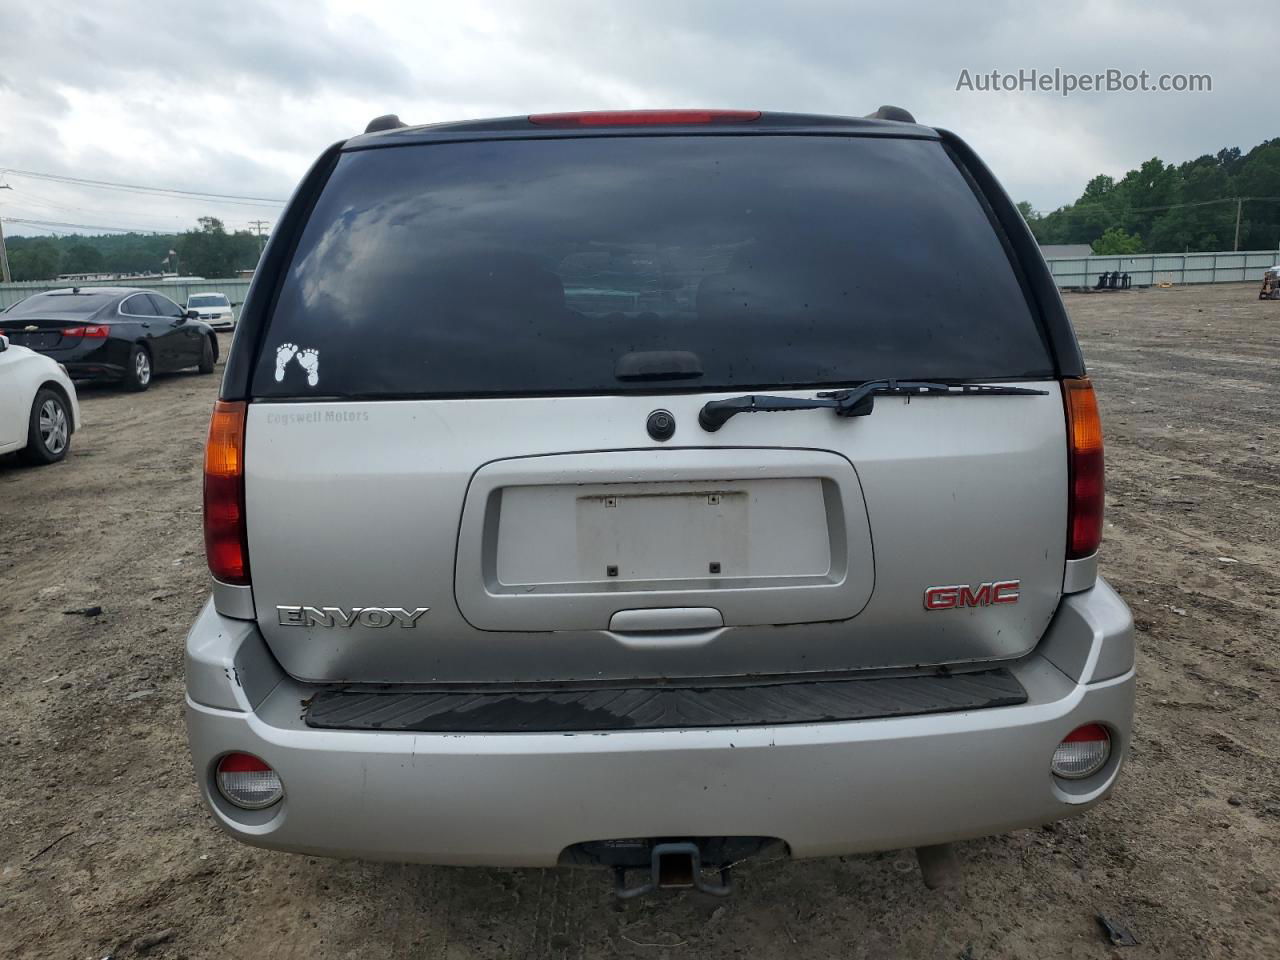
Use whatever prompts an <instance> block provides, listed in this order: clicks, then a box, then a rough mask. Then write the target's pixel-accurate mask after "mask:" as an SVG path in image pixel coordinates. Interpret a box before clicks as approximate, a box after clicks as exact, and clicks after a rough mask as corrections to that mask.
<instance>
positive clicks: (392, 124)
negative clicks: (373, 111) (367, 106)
mask: <svg viewBox="0 0 1280 960" xmlns="http://www.w3.org/2000/svg"><path fill="white" fill-rule="evenodd" d="M407 126H408V124H407V123H405V122H404V121H403V120H401V119H400V118H399V117H397V116H396V115H395V114H394V113H384V114H383V115H382V116H380V117H374V118H373V119H372V120H370V121H369V125H368V126H367V127H365V128H364V132H365V133H377V132H378V131H380V130H396V129H398V128H400V127H407Z"/></svg>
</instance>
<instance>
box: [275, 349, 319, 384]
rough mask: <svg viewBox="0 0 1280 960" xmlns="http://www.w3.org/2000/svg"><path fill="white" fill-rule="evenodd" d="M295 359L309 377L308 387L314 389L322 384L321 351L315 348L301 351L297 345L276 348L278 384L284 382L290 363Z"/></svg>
mask: <svg viewBox="0 0 1280 960" xmlns="http://www.w3.org/2000/svg"><path fill="white" fill-rule="evenodd" d="M294 359H296V360H297V361H298V366H300V367H301V368H302V370H303V372H304V373H305V374H306V375H307V386H309V387H314V386H315V385H316V384H318V383H319V382H320V351H319V350H317V349H315V348H314V347H305V348H303V349H299V348H298V345H297V344H296V343H282V344H280V346H278V347H276V383H281V382H283V380H284V375H285V373H286V372H287V370H288V367H289V361H290V360H294Z"/></svg>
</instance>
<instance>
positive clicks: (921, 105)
mask: <svg viewBox="0 0 1280 960" xmlns="http://www.w3.org/2000/svg"><path fill="white" fill-rule="evenodd" d="M1266 25H1269V26H1266ZM1264 26H1266V28H1265V29H1264ZM1020 68H1022V69H1026V70H1030V69H1032V68H1036V69H1039V70H1041V71H1049V72H1051V71H1052V70H1053V69H1054V68H1060V69H1062V70H1064V71H1068V72H1073V73H1077V74H1087V73H1094V72H1100V71H1105V70H1107V69H1117V70H1120V71H1124V72H1132V73H1137V72H1139V71H1142V70H1146V71H1149V72H1150V73H1151V74H1152V76H1153V77H1155V76H1158V75H1160V74H1162V73H1170V74H1173V73H1184V74H1191V73H1195V74H1210V75H1211V76H1212V86H1213V90H1212V92H1210V93H1138V92H1135V93H1089V94H1085V93H1077V94H1075V95H1073V96H1071V97H1067V98H1064V97H1062V96H1061V95H1059V94H1056V93H1052V92H998V93H988V92H977V91H966V90H957V89H956V87H957V83H958V80H959V78H960V77H961V71H963V70H968V71H969V72H970V74H971V75H972V76H975V77H976V75H978V74H980V73H989V72H990V71H992V70H999V71H1002V72H1007V73H1014V72H1017V71H1018V70H1019V69H1020ZM1277 79H1280V56H1277V54H1276V22H1275V3H1274V0H1237V2H1235V3H1233V4H1231V5H1230V8H1229V9H1228V10H1219V9H1218V8H1217V7H1216V6H1215V5H1213V4H1210V3H1207V2H1205V0H1193V2H1183V0H1165V2H1161V3H1153V2H1136V0H1108V2H1101V0H1068V2H1061V0H1059V2H1054V3H1030V2H1012V0H1010V2H993V3H987V4H973V3H952V2H949V0H930V2H927V3H920V2H904V0H896V2H892V3H886V2H883V0H879V2H874V3H870V2H868V3H864V2H854V0H849V2H843V3H837V2H831V3H828V2H800V0H792V2H785V3H784V2H778V3H757V2H753V0H670V2H669V0H645V2H634V0H630V2H623V0H616V2H614V0H595V2H575V0H536V2H535V0H526V2H509V0H453V2H448V3H441V2H435V0H421V2H403V3H391V2H388V3H380V2H376V0H364V2H360V0H312V2H308V3H302V2H297V3H285V2H273V0H257V2H254V3H245V2H243V0H241V2H235V3H220V2H189V3H184V2H182V0H168V2H164V3H143V2H134V0H113V2H109V3H105V4H72V3H70V2H66V0H64V2H51V3H31V2H29V0H0V183H7V184H9V185H10V186H12V187H13V189H12V190H2V191H0V216H4V217H5V218H10V219H26V220H41V221H56V222H59V223H75V224H86V225H90V226H110V227H132V228H141V229H149V230H175V229H185V228H187V227H188V226H191V225H193V221H194V218H195V217H196V216H199V215H201V214H205V213H212V214H214V215H217V216H220V217H222V218H223V219H224V220H225V221H226V222H227V224H228V226H230V227H238V228H244V227H246V226H247V225H248V223H249V221H251V220H254V219H259V218H262V219H267V220H271V219H273V218H274V216H275V214H276V212H277V211H278V209H279V208H278V206H273V205H271V204H256V203H248V202H242V203H231V202H226V201H214V200H201V201H191V200H183V199H179V198H166V197H159V196H150V195H146V194H140V193H136V192H129V191H124V190H107V189H96V188H87V187H75V186H72V185H68V184H65V183H56V182H52V181H48V180H40V179H36V178H32V177H29V176H25V175H23V174H20V173H18V172H16V171H29V172H36V173H45V174H54V175H59V176H72V177H80V178H86V179H93V180H104V181H113V182H118V183H125V184H145V185H154V186H161V187H172V188H179V189H184V190H193V191H201V192H212V193H220V194H233V195H239V196H249V197H263V198H278V197H286V196H287V195H288V194H289V192H290V190H291V189H292V187H293V185H294V183H295V182H296V181H297V179H298V178H299V177H300V176H301V174H302V173H303V172H304V171H305V169H306V167H307V166H308V164H309V163H310V162H311V160H312V159H313V158H314V157H315V155H316V154H317V153H318V152H319V151H320V150H321V149H322V148H323V147H325V146H326V145H328V144H329V143H332V142H333V141H335V140H339V139H341V138H343V137H345V136H349V135H351V134H353V133H355V132H358V131H360V130H362V129H363V128H364V125H365V123H367V122H368V120H369V119H370V118H372V117H373V116H375V115H377V114H381V113H388V112H395V113H398V114H400V116H401V117H402V118H404V119H405V120H407V121H408V122H411V123H414V122H417V123H427V122H437V121H442V120H454V119H464V118H470V117H484V116H503V115H508V114H522V113H529V112H536V111H551V110H575V109H601V108H609V107H633V108H638V107H659V106H724V107H749V108H761V109H766V110H793V111H803V112H819V113H838V114H855V115H856V114H863V113H867V112H869V111H871V110H873V109H875V107H876V106H878V105H879V104H881V103H894V104H900V105H902V106H905V107H907V108H908V109H910V110H912V111H913V112H914V113H915V115H916V117H917V118H918V119H919V120H921V121H922V122H924V123H927V124H930V125H934V126H943V127H948V128H950V129H952V130H955V131H956V132H958V133H959V134H961V136H963V137H965V138H966V139H967V140H968V141H969V142H970V143H971V144H973V145H974V147H976V148H977V150H978V151H979V153H980V154H981V155H982V156H983V157H984V158H985V159H986V160H987V162H988V164H989V165H990V166H991V167H992V168H993V169H994V170H995V172H996V174H997V175H998V176H999V177H1000V178H1001V179H1002V180H1003V182H1004V184H1005V186H1006V187H1007V188H1008V190H1009V192H1010V193H1011V194H1012V195H1013V197H1014V199H1017V200H1024V199H1025V200H1030V201H1031V202H1032V203H1033V204H1034V205H1035V206H1036V207H1037V208H1039V209H1052V208H1053V207H1055V206H1057V205H1059V204H1061V203H1064V202H1067V201H1069V200H1071V199H1073V198H1075V197H1076V196H1077V195H1078V194H1079V192H1080V190H1081V189H1082V188H1083V186H1084V184H1085V182H1086V181H1087V180H1088V179H1089V178H1090V177H1092V176H1093V175H1095V174H1097V173H1103V172H1105V173H1110V174H1113V175H1120V174H1123V173H1124V171H1125V170H1127V169H1129V168H1130V167H1133V166H1135V165H1137V164H1138V163H1140V162H1142V161H1143V160H1145V159H1148V158H1150V157H1152V156H1160V157H1161V158H1163V159H1165V160H1176V161H1182V160H1187V159H1191V158H1194V157H1196V156H1198V155H1200V154H1202V153H1206V152H1214V151H1216V150H1217V149H1218V148H1220V147H1222V146H1226V145H1238V146H1240V147H1242V148H1245V149H1247V148H1249V147H1251V146H1253V145H1255V144H1256V143H1258V142H1260V141H1262V140H1265V139H1268V138H1271V137H1274V136H1276V135H1280V124H1277V122H1276V120H1275V112H1274V109H1273V105H1274V103H1275V102H1276V90H1277V86H1276V81H1277ZM5 170H9V171H11V172H9V173H7V174H4V173H3V171H5ZM5 229H6V232H10V233H15V234H21V233H36V232H48V230H50V229H58V230H59V231H60V232H61V231H62V230H63V228H50V227H45V226H36V225H30V224H28V225H24V224H19V223H13V222H8V223H6V225H5ZM82 232H96V231H82Z"/></svg>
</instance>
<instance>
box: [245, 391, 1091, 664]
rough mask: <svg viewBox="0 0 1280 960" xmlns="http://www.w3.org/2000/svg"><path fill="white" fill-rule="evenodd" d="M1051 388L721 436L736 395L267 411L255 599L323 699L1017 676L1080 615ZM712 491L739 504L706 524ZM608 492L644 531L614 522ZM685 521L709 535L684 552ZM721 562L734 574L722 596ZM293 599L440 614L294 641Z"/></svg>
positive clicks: (254, 547) (747, 421) (251, 457)
mask: <svg viewBox="0 0 1280 960" xmlns="http://www.w3.org/2000/svg"><path fill="white" fill-rule="evenodd" d="M1033 385H1034V386H1036V387H1038V388H1041V389H1044V390H1046V391H1047V393H1046V395H1044V396H1027V397H982V398H919V399H914V400H911V401H910V402H908V401H906V400H904V399H901V398H880V399H878V400H877V401H876V406H875V410H874V412H873V413H872V414H871V415H870V416H867V417H858V418H851V419H847V420H841V419H838V418H836V417H834V416H832V415H831V414H830V413H829V412H827V411H821V410H816V411H806V412H794V413H770V414H755V415H742V416H738V417H736V418H734V419H733V420H731V421H730V422H729V423H728V424H726V425H725V426H724V428H723V429H721V430H720V431H719V432H717V433H707V432H705V431H703V430H702V429H701V428H699V426H698V424H697V412H698V409H699V408H700V407H701V405H702V404H703V403H705V402H706V401H708V400H711V399H718V398H722V397H727V396H731V395H732V394H728V393H700V394H683V395H673V394H663V395H661V396H641V395H621V396H590V397H554V398H550V397H548V398H511V399H472V400H415V401H381V402H355V401H348V402H336V401H334V402H327V401H315V402H309V403H305V404H289V403H262V402H259V403H254V404H251V405H250V407H249V415H248V425H247V429H246V454H245V463H246V496H247V516H248V532H249V553H250V563H251V567H252V570H253V597H252V601H253V603H252V606H253V607H254V608H256V614H257V617H258V622H259V625H260V628H261V630H262V632H263V635H264V637H265V639H266V642H267V643H268V645H269V647H270V648H271V650H272V652H273V654H274V655H275V657H276V658H277V659H278V660H279V662H280V664H281V665H282V666H283V667H284V669H285V671H286V672H287V673H288V674H290V675H291V676H293V677H295V678H297V679H300V680H308V681H319V680H347V681H370V682H393V683H394V682H429V681H450V680H466V681H476V682H484V681H497V680H533V681H536V680H566V679H585V678H615V679H628V678H640V677H663V676H686V677H687V676H700V675H716V676H724V675H732V674H750V673H787V672H795V671H823V670H846V669H862V668H877V667H914V666H917V665H921V664H939V663H959V662H974V661H987V660H1007V659H1011V658H1016V657H1020V656H1022V655H1024V654H1026V653H1027V652H1028V651H1030V650H1031V649H1032V648H1034V647H1035V645H1036V643H1037V642H1038V641H1039V639H1040V637H1041V635H1042V634H1043V632H1044V630H1045V628H1046V626H1047V625H1048V624H1049V621H1050V619H1051V618H1052V617H1053V615H1054V612H1055V611H1056V610H1057V607H1058V602H1059V598H1060V597H1061V595H1062V593H1063V578H1064V569H1065V567H1064V560H1063V557H1064V552H1065V536H1066V499H1067V491H1066V483H1067V468H1066V438H1065V426H1064V418H1063V408H1062V398H1061V394H1060V390H1059V387H1058V385H1057V384H1056V383H1054V382H1044V381H1037V382H1035V383H1034V384H1033ZM805 392H806V391H797V390H791V391H777V393H778V394H780V395H796V394H797V393H800V394H803V393H805ZM657 407H663V408H665V409H667V410H669V411H671V413H672V414H673V415H674V417H675V420H676V423H677V428H676V433H675V436H674V437H673V438H672V439H671V440H670V441H669V442H666V443H660V442H657V441H654V440H652V439H650V438H649V436H648V435H647V433H646V431H645V420H646V418H647V416H648V414H649V413H650V412H651V411H652V410H654V409H655V408H657ZM660 494H663V495H665V494H675V495H676V496H675V498H674V499H673V501H672V502H673V504H676V503H678V506H677V507H673V510H674V512H668V513H666V514H664V513H662V512H653V509H652V507H651V505H649V506H646V505H645V504H644V503H641V501H645V500H646V499H647V500H648V501H650V503H651V502H656V500H657V498H658V495H660ZM710 494H724V499H722V500H721V501H720V502H719V503H718V504H713V505H712V506H714V508H715V510H714V511H705V510H704V511H701V512H698V511H696V510H695V509H694V508H695V506H696V505H697V501H698V499H699V498H702V503H703V504H704V505H706V502H707V501H706V496H707V495H710ZM611 496H612V497H620V498H622V501H621V502H622V503H623V506H624V508H625V510H624V511H623V512H626V511H630V513H631V519H626V518H622V519H619V520H616V521H615V519H614V518H612V517H606V516H605V514H606V513H607V509H606V508H605V507H603V503H604V500H605V499H606V498H608V497H611ZM681 498H683V499H681ZM597 508H598V509H597ZM588 510H592V511H595V512H594V513H591V514H588V513H587V511H588ZM646 511H648V512H647V513H646ZM681 511H683V512H681ZM734 511H737V512H736V513H735V512H734ZM717 512H718V514H719V515H722V516H725V517H729V518H730V520H729V521H725V522H723V523H721V521H720V520H717V519H716V518H715V516H712V514H713V513H717ZM620 516H621V513H620V512H619V511H615V517H620ZM735 517H736V518H737V519H736V520H735V519H733V518H735ZM636 518H639V519H638V520H637V519H636ZM744 518H745V519H744ZM618 523H621V524H622V526H617V524H618ZM610 524H612V526H611V525H610ZM717 524H720V525H717ZM684 525H692V526H691V529H695V530H697V531H699V536H697V537H693V538H691V539H689V540H688V542H687V543H685V544H682V543H681V542H680V540H679V537H678V533H679V530H680V529H681V528H682V526H684ZM655 531H656V533H655ZM650 534H654V535H650ZM657 534H660V535H657ZM721 536H723V538H724V539H723V542H720V541H719V540H717V539H716V538H717V537H721ZM668 541H672V546H670V547H669V548H664V544H665V543H667V542H668ZM708 543H713V544H714V547H709V546H708V545H707V544H708ZM619 550H620V551H621V552H620V553H618V552H617V551H619ZM610 551H615V553H611V552H610ZM697 551H703V553H699V552H697ZM707 551H712V552H707ZM713 552H719V553H721V554H722V556H720V557H718V558H717V557H714V556H713ZM704 553H705V555H704ZM615 556H616V559H617V560H618V562H617V563H616V564H615V563H613V562H612V561H611V560H610V557H615ZM709 559H714V560H717V561H718V562H720V563H721V565H722V566H721V570H720V572H719V573H718V574H715V575H712V574H711V573H710V571H708V575H707V576H706V577H705V578H702V579H700V578H699V577H698V576H697V575H696V573H697V571H698V570H700V569H701V564H702V563H703V562H704V561H707V560H709ZM602 566H603V567H605V568H608V567H610V566H617V567H618V570H617V573H616V576H615V575H611V574H609V573H608V572H606V570H602V569H601V568H602ZM998 580H1018V581H1019V582H1020V589H1019V599H1018V602H1017V603H1011V604H1002V605H990V606H980V607H973V608H966V609H955V610H945V611H937V610H933V611H931V610H926V609H925V607H924V604H923V602H922V597H923V592H924V590H925V589H926V588H928V587H931V586H937V585H951V584H971V585H973V586H974V587H975V588H976V587H977V586H978V585H979V584H982V583H985V582H990V581H998ZM1081 585H1082V584H1081V583H1074V584H1073V586H1075V587H1076V588H1077V589H1079V588H1080V586H1081ZM287 605H311V606H316V607H322V606H325V607H343V608H353V607H371V606H384V607H400V608H408V609H413V608H416V607H429V608H430V610H429V612H428V613H427V614H425V615H424V616H422V617H421V618H420V619H418V620H417V621H416V623H415V624H414V626H413V628H412V629H406V630H400V629H394V630H386V629H370V628H367V627H365V626H362V625H360V624H354V625H352V626H349V627H344V628H342V629H341V630H338V629H334V628H326V627H297V626H283V625H281V624H280V623H279V621H278V619H277V617H276V616H275V610H276V608H277V607H278V606H287ZM236 609H238V610H241V611H244V610H246V609H248V605H247V604H246V603H245V598H240V599H239V600H238V601H237V604H236ZM688 609H693V610H698V611H702V613H700V614H697V615H696V616H695V617H694V622H693V623H692V625H690V626H687V627H686V626H684V625H683V624H682V623H681V621H680V620H679V619H678V618H677V619H675V620H672V619H671V616H672V615H669V614H668V615H661V616H665V617H666V623H667V629H665V630H660V631H652V630H650V629H645V628H642V629H639V630H636V629H634V628H633V627H632V628H628V630H626V631H624V630H619V629H616V624H615V621H614V617H615V615H617V614H618V613H620V612H624V611H631V610H688ZM708 611H716V612H718V613H719V614H720V616H721V621H720V622H721V623H722V624H723V626H722V627H720V626H715V625H714V618H713V615H712V614H710V613H708ZM226 612H230V611H229V610H228V611H226ZM624 620H625V618H624ZM672 624H674V628H673V627H672ZM708 624H710V626H708ZM778 625H786V626H785V629H783V628H780V627H779V626H778ZM659 634H661V636H659Z"/></svg>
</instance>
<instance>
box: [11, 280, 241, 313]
mask: <svg viewBox="0 0 1280 960" xmlns="http://www.w3.org/2000/svg"><path fill="white" fill-rule="evenodd" d="M71 286H72V284H71V283H68V282H66V281H63V282H61V283H57V282H51V281H48V280H41V281H36V282H31V283H0V310H3V309H4V308H5V307H8V306H11V305H13V304H15V303H17V302H18V301H19V300H22V299H24V298H26V297H29V296H31V295H32V294H33V293H42V292H43V291H45V290H66V289H67V288H68V287H71ZM80 286H82V287H140V288H144V289H147V290H155V291H156V292H157V293H163V294H164V295H165V296H166V297H169V298H170V299H171V300H176V301H177V302H178V303H180V304H185V303H186V302H187V297H188V296H190V295H191V294H193V293H225V294H226V295H227V297H228V298H229V299H230V300H231V302H232V303H241V302H243V301H244V297H245V294H247V293H248V292H249V281H248V280H239V279H235V280H182V281H175V280H92V281H89V280H86V281H84V282H82V283H81V284H80Z"/></svg>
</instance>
